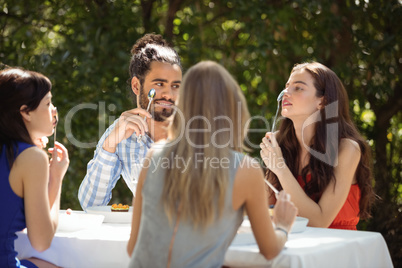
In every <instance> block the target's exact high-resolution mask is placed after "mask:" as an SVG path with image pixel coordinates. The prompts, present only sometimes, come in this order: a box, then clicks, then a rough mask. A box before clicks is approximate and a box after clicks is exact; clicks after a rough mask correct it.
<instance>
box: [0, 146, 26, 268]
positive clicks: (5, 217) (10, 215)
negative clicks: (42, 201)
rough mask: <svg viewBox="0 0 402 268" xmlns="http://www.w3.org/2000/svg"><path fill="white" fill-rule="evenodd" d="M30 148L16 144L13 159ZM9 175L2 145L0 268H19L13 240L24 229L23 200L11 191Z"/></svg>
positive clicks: (0, 168) (0, 171)
mask: <svg viewBox="0 0 402 268" xmlns="http://www.w3.org/2000/svg"><path fill="white" fill-rule="evenodd" d="M32 146H33V145H31V144H27V143H24V142H17V144H16V146H15V151H16V153H15V158H17V156H18V155H19V154H20V153H21V152H23V151H24V150H25V149H27V148H29V147H32ZM15 158H14V159H15ZM9 175H10V166H9V164H8V160H7V157H6V147H5V146H4V145H3V146H2V149H1V154H0V204H3V206H2V208H1V220H0V267H20V262H19V260H18V259H17V252H16V251H15V249H14V240H15V239H17V235H16V234H15V233H16V232H18V231H21V230H23V229H24V228H26V223H25V212H24V211H25V209H24V199H23V198H21V197H19V196H17V195H16V194H15V193H14V191H13V190H12V189H11V186H10V182H9Z"/></svg>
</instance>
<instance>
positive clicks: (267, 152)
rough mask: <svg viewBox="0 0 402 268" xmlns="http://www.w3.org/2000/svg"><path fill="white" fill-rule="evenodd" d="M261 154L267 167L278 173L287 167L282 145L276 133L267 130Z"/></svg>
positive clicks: (261, 146) (261, 145)
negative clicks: (280, 145)
mask: <svg viewBox="0 0 402 268" xmlns="http://www.w3.org/2000/svg"><path fill="white" fill-rule="evenodd" d="M260 148H261V151H260V155H261V158H262V160H263V161H264V163H265V165H266V166H267V168H269V169H270V170H271V171H272V172H273V173H275V174H276V175H278V172H279V171H280V170H282V169H283V168H284V167H286V163H285V160H284V158H283V155H282V150H281V147H279V145H278V142H277V140H276V138H275V134H274V133H272V132H267V133H266V134H265V137H264V138H263V139H262V143H261V144H260Z"/></svg>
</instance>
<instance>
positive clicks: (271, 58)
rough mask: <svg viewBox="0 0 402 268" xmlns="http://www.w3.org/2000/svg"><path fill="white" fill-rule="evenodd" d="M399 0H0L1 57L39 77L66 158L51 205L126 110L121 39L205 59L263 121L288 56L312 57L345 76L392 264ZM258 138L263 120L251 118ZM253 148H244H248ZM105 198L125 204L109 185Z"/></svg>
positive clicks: (374, 226) (397, 203)
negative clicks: (155, 40) (164, 45)
mask: <svg viewBox="0 0 402 268" xmlns="http://www.w3.org/2000/svg"><path fill="white" fill-rule="evenodd" d="M401 25H402V7H401V2H400V1H397V0H377V1H369V0H365V1H363V0H355V1H352V0H336V1H320V0H292V1H291V0H283V1H281V0H268V1H265V0H247V1H245V0H231V1H206V0H204V1H203V0H201V1H189V0H169V1H166V0H158V1H156V0H141V1H140V0H135V1H127V0H84V1H78V0H69V1H66V0H58V1H55V0H47V1H37V0H9V1H7V2H1V1H0V37H1V39H0V63H1V64H2V65H9V66H21V67H24V68H26V69H31V70H35V71H39V72H42V73H44V74H45V75H47V76H48V77H49V78H50V79H51V80H52V82H53V90H52V91H53V95H54V103H55V104H56V105H57V106H58V109H59V113H60V115H61V118H60V119H61V120H60V121H61V122H60V124H59V125H58V129H57V131H58V137H60V138H61V139H62V140H61V141H62V142H63V143H64V144H66V146H67V148H68V149H69V153H70V158H71V164H70V168H69V171H68V174H67V175H66V178H65V181H64V183H63V193H62V205H61V206H62V208H67V207H71V208H73V209H79V208H80V206H79V203H78V199H77V192H78V187H79V185H80V182H81V180H82V178H83V177H84V176H85V172H86V164H87V162H88V161H89V160H90V159H91V158H92V156H93V151H94V146H95V144H96V142H97V141H98V139H99V138H100V135H102V134H103V131H104V130H105V128H106V127H107V126H108V125H110V124H111V123H112V122H113V120H114V119H115V118H117V117H118V116H119V114H120V113H121V112H123V111H124V110H127V109H130V108H131V107H133V104H132V103H131V101H130V99H129V97H128V94H127V90H128V89H129V88H128V86H127V79H128V63H129V59H130V54H129V52H130V48H131V46H132V45H133V44H134V42H135V41H136V40H137V39H138V38H140V37H141V36H142V35H143V34H144V33H146V32H155V33H161V34H162V35H164V36H165V37H166V38H167V39H168V40H170V41H171V42H172V44H173V45H174V46H175V47H176V49H177V50H178V52H179V54H180V55H181V57H182V60H183V66H184V68H185V69H187V68H189V67H190V66H191V65H193V64H195V63H197V62H198V61H200V60H206V59H210V60H215V61H217V62H219V63H221V64H222V65H224V66H225V67H226V68H227V69H228V70H229V71H230V72H231V73H232V74H233V76H234V77H235V78H236V80H237V81H238V82H239V84H240V85H241V88H242V90H243V92H244V93H245V95H246V98H247V101H248V105H249V109H250V112H251V114H252V115H260V116H261V117H265V118H272V116H273V115H274V113H275V110H276V101H275V100H276V96H277V94H278V93H279V92H280V91H281V90H282V88H283V86H284V84H285V82H286V80H287V78H288V75H289V72H290V70H291V68H292V66H293V65H294V64H295V63H300V62H303V61H307V60H316V61H319V62H322V63H323V64H325V65H327V66H328V67H330V68H332V69H333V70H334V71H335V72H336V73H337V74H338V75H339V77H340V78H341V80H342V81H343V82H344V84H345V87H346V88H347V91H348V94H349V98H350V108H351V111H352V112H353V116H354V119H355V121H356V123H357V125H358V127H359V129H360V131H361V132H362V133H363V134H364V136H365V137H366V138H367V140H368V142H369V144H370V145H371V147H372V149H373V157H374V162H373V164H374V172H375V181H374V183H375V190H376V193H377V194H378V196H379V198H380V199H379V200H378V201H377V204H376V207H375V208H374V211H373V218H372V219H371V220H369V221H367V222H363V223H361V225H360V228H362V229H367V230H374V231H378V232H381V233H382V234H383V235H384V237H385V238H386V240H387V242H388V246H389V248H390V251H391V253H392V256H393V260H394V264H395V266H398V264H399V265H401V264H402V252H401V251H400V248H402V246H401V241H402V232H401V222H402V220H401V218H402V213H401V210H402V206H401V204H402V200H401V198H402V171H401V170H402V169H401V151H402V145H401V142H400V140H401V135H402V121H401V118H402V113H401V107H402V89H401V86H402V83H401V74H402V72H401V67H402V54H401V47H400V45H401V44H402V40H401V39H402V27H401ZM251 127H252V128H253V129H260V130H261V132H256V131H255V132H253V133H250V135H249V139H250V141H251V142H253V143H254V144H259V141H260V140H261V137H262V136H263V132H265V131H266V130H269V126H267V124H266V123H265V122H264V121H263V120H254V121H252V124H251ZM258 154H259V153H258V150H255V151H253V152H252V155H253V156H256V157H258ZM112 202H125V203H129V202H131V193H130V192H129V191H128V190H127V187H126V186H125V185H124V183H118V185H117V188H116V189H115V190H114V192H113V200H112Z"/></svg>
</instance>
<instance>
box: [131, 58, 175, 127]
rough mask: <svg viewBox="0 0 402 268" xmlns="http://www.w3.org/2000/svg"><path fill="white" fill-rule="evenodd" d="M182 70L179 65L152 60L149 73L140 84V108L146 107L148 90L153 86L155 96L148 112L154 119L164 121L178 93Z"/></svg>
mask: <svg viewBox="0 0 402 268" xmlns="http://www.w3.org/2000/svg"><path fill="white" fill-rule="evenodd" d="M181 79H182V72H181V69H180V67H179V66H177V65H171V64H170V63H164V62H156V61H154V62H152V63H151V69H150V71H149V73H148V74H147V75H146V76H145V80H144V83H143V85H140V90H139V96H138V101H137V104H138V106H139V107H141V108H142V109H144V110H146V109H147V107H148V103H149V100H148V92H149V91H150V90H151V89H152V88H153V89H155V91H156V94H155V97H154V99H153V101H152V104H151V106H150V107H149V112H150V113H151V115H152V117H153V118H154V120H155V121H165V119H166V118H167V117H169V116H170V115H172V113H173V111H174V109H173V108H174V103H175V101H176V99H177V95H178V93H179V87H180V84H181Z"/></svg>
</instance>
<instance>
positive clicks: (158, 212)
mask: <svg viewBox="0 0 402 268" xmlns="http://www.w3.org/2000/svg"><path fill="white" fill-rule="evenodd" d="M177 108H178V110H177V111H176V113H175V114H174V117H173V119H172V121H171V124H170V125H169V128H168V137H169V139H168V141H166V142H165V143H162V144H161V143H157V144H155V145H154V146H153V147H152V148H151V150H150V152H149V153H148V157H147V159H148V160H147V161H145V162H144V168H143V169H142V171H141V174H140V177H139V182H138V186H137V192H136V195H135V198H134V201H133V206H134V211H133V219H132V229H131V236H130V240H129V243H128V246H127V251H128V253H129V255H130V256H131V262H130V267H221V266H222V264H223V260H224V256H225V252H226V250H227V248H228V247H229V245H230V242H231V241H232V239H233V238H234V236H235V235H236V231H237V229H238V227H239V226H240V224H241V222H242V221H243V216H244V212H246V213H247V215H248V217H249V219H250V223H251V226H252V229H253V232H254V236H255V238H256V240H257V243H258V245H259V248H260V251H261V253H262V254H263V255H264V256H265V257H266V258H268V259H271V258H273V257H275V256H276V255H277V254H279V252H280V251H281V249H282V248H283V246H284V244H285V242H286V237H287V236H286V234H287V232H288V231H289V230H290V228H291V226H292V224H293V221H294V219H295V217H296V213H297V210H296V208H295V207H294V205H293V204H292V203H291V202H290V201H289V195H288V194H286V193H284V192H281V193H279V195H278V202H277V206H276V208H275V212H274V220H273V221H274V222H275V224H276V228H277V229H274V227H273V224H272V221H271V218H270V215H269V211H268V204H267V203H266V202H265V203H264V202H263V200H266V199H267V198H268V196H267V193H266V191H265V188H264V185H265V184H264V176H263V172H262V170H261V166H260V164H259V163H258V162H257V161H255V160H253V159H251V158H250V157H248V156H245V155H244V154H242V147H243V140H244V137H245V134H246V131H247V129H246V128H245V127H244V126H245V123H246V122H247V120H248V118H249V112H248V109H247V105H246V101H245V98H244V96H243V94H242V92H241V89H240V87H239V86H238V84H237V83H236V81H235V80H234V79H233V78H232V76H231V75H230V74H229V73H228V72H227V71H226V69H225V68H223V67H222V66H221V65H219V64H217V63H215V62H211V61H205V62H200V63H198V64H196V65H195V66H193V67H191V68H190V69H189V70H188V71H187V73H186V75H185V77H184V81H183V84H182V86H181V87H180V92H179V99H178V101H177Z"/></svg>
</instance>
